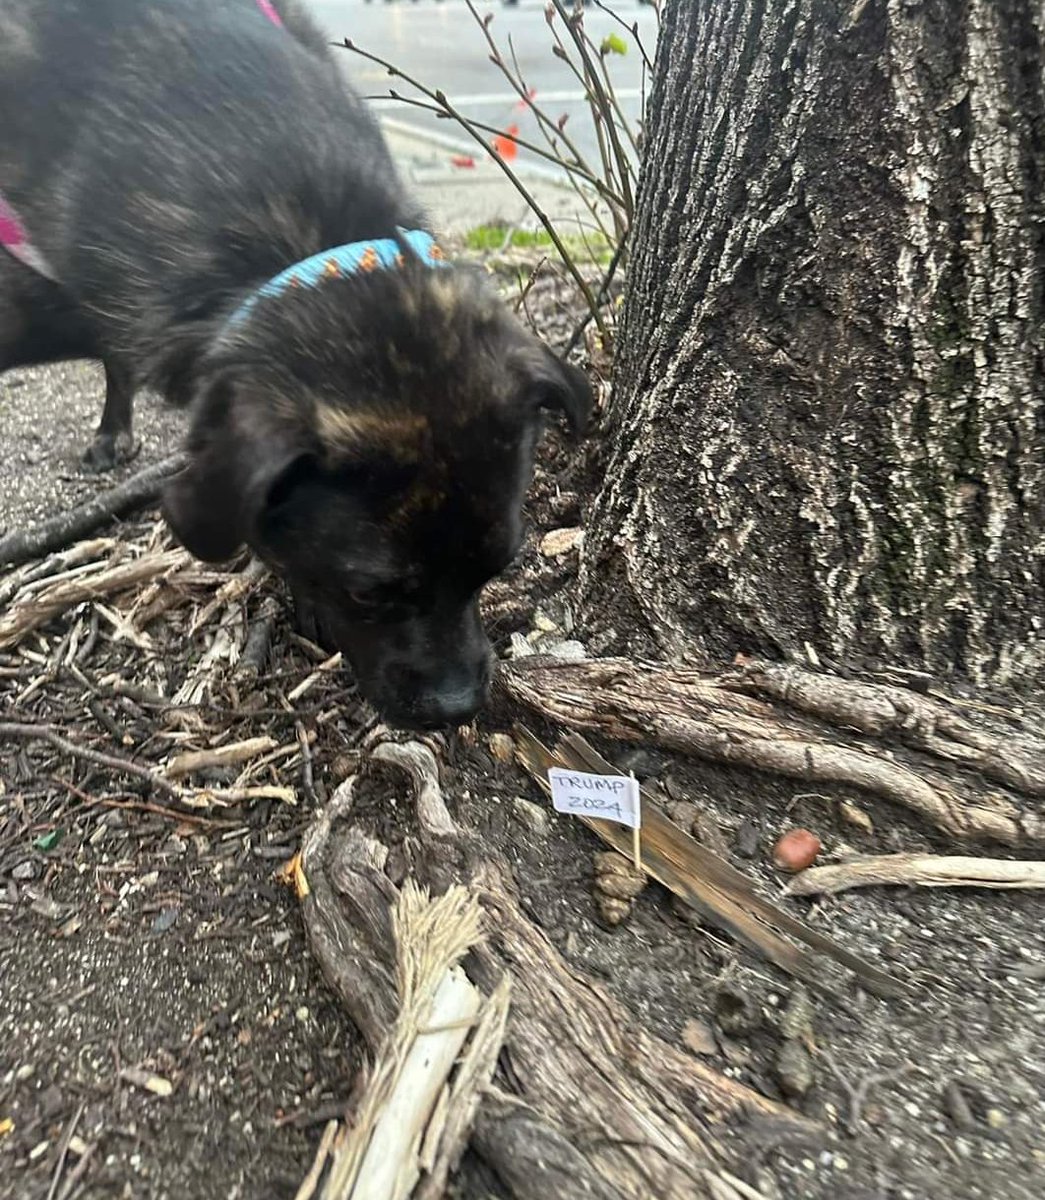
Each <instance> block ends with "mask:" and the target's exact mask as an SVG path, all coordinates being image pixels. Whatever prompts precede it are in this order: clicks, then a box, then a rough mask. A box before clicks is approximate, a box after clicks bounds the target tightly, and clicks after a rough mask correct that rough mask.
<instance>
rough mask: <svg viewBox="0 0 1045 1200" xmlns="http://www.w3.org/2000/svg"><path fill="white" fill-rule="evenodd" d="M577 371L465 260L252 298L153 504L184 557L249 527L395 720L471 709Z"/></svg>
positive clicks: (576, 421)
mask: <svg viewBox="0 0 1045 1200" xmlns="http://www.w3.org/2000/svg"><path fill="white" fill-rule="evenodd" d="M589 406H590V390H589V387H588V384H587V381H586V380H585V378H584V376H583V374H582V373H581V372H580V371H578V370H577V369H576V368H574V367H570V366H568V365H566V364H564V363H562V362H560V361H559V360H558V359H557V358H556V357H555V356H554V355H553V354H552V353H551V352H550V351H549V350H547V349H546V348H545V347H544V346H542V345H541V344H540V343H539V342H538V341H537V340H536V339H534V338H532V337H531V336H530V335H529V334H528V333H526V332H525V331H524V330H523V329H522V327H521V326H520V325H519V324H518V323H517V322H516V321H515V320H514V319H513V318H512V317H511V316H510V314H509V313H508V312H507V310H506V309H505V308H504V306H503V304H501V302H500V301H499V300H498V299H497V298H496V297H495V296H493V295H492V293H491V292H490V291H489V290H488V289H487V287H486V286H485V285H484V284H483V282H482V281H481V280H479V279H478V278H477V277H476V276H474V275H473V274H472V273H470V272H467V271H461V270H458V269H454V270H442V271H432V270H429V269H426V268H424V267H422V266H420V265H417V266H411V265H409V264H408V265H407V266H406V267H404V268H403V269H402V270H400V271H396V272H381V273H375V274H374V275H372V276H368V277H365V278H352V279H345V280H331V281H329V282H328V283H325V284H324V285H323V286H322V287H320V288H317V289H315V290H311V291H305V290H302V291H300V292H292V293H290V294H289V295H286V296H280V297H276V298H272V299H270V300H266V301H265V302H264V303H262V304H259V305H258V307H257V309H256V311H255V313H254V314H253V315H252V316H251V318H250V320H249V322H247V323H246V325H245V327H244V328H243V330H242V331H238V332H236V333H235V334H234V336H233V337H232V338H231V339H228V340H227V341H226V342H225V343H224V345H223V347H222V348H221V349H220V350H219V352H218V353H217V354H216V355H215V357H214V359H213V362H212V368H211V373H210V374H209V376H208V377H207V379H206V380H205V381H204V383H203V385H202V387H201V394H200V396H199V398H198V400H197V407H196V410H195V415H194V420H193V426H192V431H191V434H190V437H189V443H188V450H189V464H188V466H187V467H186V468H185V470H184V471H183V472H182V473H181V474H179V475H178V476H176V477H175V478H174V479H173V480H172V482H171V484H170V485H169V487H168V490H167V493H166V497H165V511H166V515H167V519H168V521H169V522H170V524H171V526H172V528H173V529H174V531H175V533H176V534H177V535H178V537H179V538H180V539H181V541H182V542H183V543H184V545H185V546H186V547H187V548H188V549H189V550H190V551H192V553H193V554H195V555H197V556H198V557H200V558H202V559H205V560H209V561H219V560H221V559H224V558H227V557H229V556H230V555H231V554H232V553H233V552H234V551H235V550H236V549H237V547H239V546H240V545H242V544H243V543H247V544H248V545H250V547H251V548H252V549H253V550H254V551H255V552H256V553H257V554H258V555H259V556H260V557H261V558H263V559H264V560H265V561H267V562H268V563H270V564H271V565H272V566H273V567H274V568H275V569H276V570H277V571H278V572H279V573H281V574H282V575H283V576H284V577H285V578H286V580H287V581H288V583H289V584H290V587H291V590H292V592H293V594H294V596H295V600H296V601H297V604H298V608H299V612H301V611H304V612H306V613H308V614H310V616H311V619H312V621H313V623H314V627H315V630H316V634H317V636H319V637H320V639H321V640H323V641H324V642H326V643H327V644H328V645H333V646H334V647H336V648H338V649H340V650H343V651H344V654H345V656H346V658H347V659H348V660H349V661H350V662H351V664H352V666H353V668H354V669H355V672H356V675H357V678H358V680H359V684H360V688H361V690H362V692H363V694H364V695H365V696H366V697H367V698H368V699H369V700H370V701H371V702H372V703H373V704H374V705H375V706H376V707H377V708H378V709H379V710H380V711H381V712H382V714H383V715H384V716H385V717H386V718H387V719H389V720H392V721H394V722H396V723H398V724H402V725H408V726H415V727H417V726H422V727H425V726H438V725H447V724H455V723H460V722H462V721H466V720H468V719H469V718H470V717H471V716H472V715H473V714H474V713H475V711H476V710H477V709H478V707H479V706H480V704H481V703H482V701H483V698H484V695H485V691H486V685H487V683H488V680H489V674H490V647H489V643H488V642H487V639H486V636H485V634H484V632H483V629H482V625H481V623H480V619H479V609H478V596H479V592H480V589H481V588H482V586H483V585H484V584H485V583H486V582H487V580H489V579H490V578H492V577H493V576H494V575H496V574H497V573H498V572H500V571H502V570H503V569H504V568H505V567H506V566H507V565H508V564H509V563H510V562H511V560H512V558H513V557H514V555H515V554H516V551H517V550H518V547H519V543H520V541H521V537H522V517H521V509H522V501H523V497H524V494H525V492H526V488H527V486H528V484H529V480H530V476H531V473H532V467H533V452H534V446H535V443H536V440H537V436H538V432H539V429H540V420H541V412H542V410H547V409H558V410H560V411H562V412H563V413H565V415H566V416H567V418H568V419H569V422H570V424H571V425H572V426H573V427H574V428H575V429H579V428H580V427H581V426H583V424H584V423H585V421H586V419H587V415H588V409H589Z"/></svg>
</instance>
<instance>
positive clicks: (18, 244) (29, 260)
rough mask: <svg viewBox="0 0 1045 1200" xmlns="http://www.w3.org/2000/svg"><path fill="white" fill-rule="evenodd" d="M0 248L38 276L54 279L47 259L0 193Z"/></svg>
mask: <svg viewBox="0 0 1045 1200" xmlns="http://www.w3.org/2000/svg"><path fill="white" fill-rule="evenodd" d="M0 246H2V247H3V248H4V249H5V250H6V251H7V252H8V253H9V254H13V255H14V257H15V258H17V259H18V261H19V262H23V263H25V265H26V266H27V267H32V269H33V270H34V271H37V272H38V273H39V274H41V275H46V276H47V278H48V279H54V278H55V275H54V272H53V271H52V270H51V268H50V266H49V265H48V262H47V259H46V258H44V256H43V255H42V254H41V253H40V251H39V250H37V248H36V247H35V246H34V245H33V243H32V242H31V241H30V240H29V235H28V234H27V233H26V231H25V226H24V225H23V224H22V221H21V218H20V217H19V216H18V214H17V213H16V212H15V210H14V209H13V208H12V207H11V205H10V204H8V202H7V200H6V199H5V197H4V193H3V192H0Z"/></svg>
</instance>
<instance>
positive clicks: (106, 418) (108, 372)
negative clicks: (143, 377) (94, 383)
mask: <svg viewBox="0 0 1045 1200" xmlns="http://www.w3.org/2000/svg"><path fill="white" fill-rule="evenodd" d="M104 365H105V408H104V409H103V410H102V419H101V421H100V422H99V424H98V431H97V432H96V433H95V435H94V441H93V442H92V443H91V445H90V446H88V448H87V450H86V452H85V454H84V456H83V461H84V465H85V466H87V467H88V468H89V469H90V470H92V471H110V470H112V468H113V467H115V466H118V465H119V464H120V463H125V462H127V461H128V460H129V459H131V458H133V457H134V454H135V450H136V447H135V445H134V436H133V434H132V433H131V421H132V417H133V407H134V379H133V376H132V375H131V372H130V371H128V370H126V369H125V368H124V367H123V366H121V365H120V364H117V363H113V362H111V361H109V360H106V361H105V364H104Z"/></svg>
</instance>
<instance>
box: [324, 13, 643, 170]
mask: <svg viewBox="0 0 1045 1200" xmlns="http://www.w3.org/2000/svg"><path fill="white" fill-rule="evenodd" d="M612 3H613V6H614V11H615V12H616V13H617V15H618V16H620V18H621V19H622V20H623V21H624V23H625V25H626V26H627V27H628V28H625V27H623V26H622V25H621V24H619V23H618V22H617V21H615V20H614V19H613V17H612V16H611V15H610V14H609V13H606V12H603V11H601V10H599V9H597V8H595V7H589V8H588V9H587V11H586V14H585V18H584V19H585V25H586V28H587V29H588V31H589V32H590V34H591V36H592V37H593V39H594V40H595V42H596V44H601V42H602V40H603V38H605V37H606V36H607V35H609V34H611V33H616V34H617V35H618V36H619V37H620V38H622V39H623V40H624V42H625V43H626V45H627V53H626V54H624V55H618V54H614V55H610V56H609V57H608V62H609V66H610V73H611V78H612V80H613V84H614V88H615V90H616V92H617V95H618V98H619V99H620V102H621V107H622V109H623V111H624V113H625V114H626V116H627V117H628V119H629V120H630V121H636V120H637V119H638V118H639V116H640V114H641V111H642V97H643V94H644V91H645V90H646V89H647V88H648V80H646V79H644V74H645V73H644V70H643V59H642V54H641V53H640V51H639V48H638V46H637V45H636V43H635V38H634V37H633V36H632V34H631V33H630V32H629V29H630V27H631V26H633V25H637V27H638V32H639V37H640V38H641V40H642V43H643V45H644V46H645V49H646V53H647V54H648V55H649V56H650V58H652V56H653V49H654V46H655V42H656V28H657V26H656V15H655V13H654V11H653V9H652V8H650V7H648V6H646V5H643V4H640V3H639V0H612ZM310 7H311V8H312V10H313V12H314V14H315V15H316V17H317V19H318V20H319V21H320V23H321V24H322V26H323V28H324V29H325V30H326V31H327V32H329V34H330V36H331V39H332V40H338V41H340V40H342V39H344V38H345V37H348V38H350V39H351V40H352V41H353V42H354V43H355V44H356V45H358V46H359V47H360V48H362V49H365V50H367V51H370V52H371V53H374V54H376V55H378V56H379V57H381V58H383V59H384V60H385V61H387V62H391V63H394V64H395V65H396V66H397V67H399V68H400V69H401V70H403V71H404V72H406V73H407V74H409V75H411V76H413V77H414V78H415V79H418V80H419V81H421V82H422V83H424V84H426V85H427V86H429V87H431V88H433V89H435V88H440V89H442V91H443V92H445V93H446V95H447V97H448V98H449V99H450V100H451V102H452V103H453V104H454V105H455V107H456V108H458V109H459V110H460V111H461V112H463V113H464V114H465V115H466V116H468V117H471V118H473V119H475V120H477V121H482V122H484V123H485V124H488V125H493V126H495V127H497V128H499V129H505V128H507V127H508V126H509V125H511V124H516V125H518V127H519V136H520V137H524V138H530V139H532V140H534V141H538V142H540V141H541V138H540V133H539V131H538V128H537V122H536V119H535V118H534V116H533V115H532V113H530V112H529V111H527V110H526V109H525V108H523V109H520V107H519V104H518V99H519V98H518V96H517V95H516V94H515V93H514V92H513V91H512V90H511V88H510V86H509V85H508V83H507V81H506V80H505V79H504V77H503V75H502V74H501V73H500V71H499V70H498V69H497V68H496V67H495V66H494V65H493V64H492V63H491V62H490V61H489V57H488V54H489V52H488V48H487V46H486V43H485V41H484V39H483V35H482V31H481V30H480V29H479V28H478V26H477V24H476V22H475V20H474V18H473V17H472V15H471V13H469V11H468V8H467V6H466V5H465V3H464V0H442V2H439V0H417V2H416V3H408V2H407V0H399V2H397V3H381V2H379V0H375V2H374V3H366V2H365V0H310ZM476 7H477V9H478V11H479V12H480V14H481V15H486V14H492V15H493V21H492V24H491V26H490V32H491V34H492V35H493V36H494V38H495V39H496V40H497V42H498V44H499V45H500V46H501V47H502V48H503V51H504V54H505V57H506V58H510V53H511V52H510V50H509V41H510V43H511V47H512V48H513V49H514V52H515V58H516V61H517V62H518V65H519V67H520V69H521V73H522V75H523V77H524V79H525V80H526V85H527V87H528V88H531V89H535V91H536V102H537V103H538V104H542V105H544V106H545V107H546V109H547V111H548V113H549V114H550V115H551V116H552V118H553V119H556V120H557V119H558V118H559V117H560V116H561V115H563V114H565V115H567V116H568V118H569V119H568V123H567V131H568V132H569V134H570V136H571V137H572V138H573V140H574V141H575V142H576V143H577V145H578V147H579V148H580V149H581V151H582V153H583V154H584V155H585V157H587V158H589V159H590V160H591V161H593V162H595V161H597V160H598V143H597V140H596V136H595V132H594V128H593V126H592V124H591V120H590V117H589V116H588V114H587V108H586V106H585V104H584V94H583V91H582V89H581V87H580V84H579V83H578V80H577V79H576V78H575V77H574V75H573V74H572V73H571V71H570V68H569V67H568V66H567V64H566V63H564V62H562V61H561V60H560V59H558V58H556V57H555V56H554V55H553V53H552V49H551V47H552V44H553V43H552V34H551V31H550V30H549V28H548V24H547V22H546V20H545V16H544V10H545V7H546V0H521V2H520V3H519V4H518V5H515V6H506V5H503V4H502V3H500V2H499V0H496V2H495V0H477V2H476ZM344 54H345V60H346V61H345V69H346V71H347V72H348V74H349V76H350V78H351V79H352V80H353V81H354V82H355V83H356V85H357V87H359V88H360V90H361V91H362V92H363V93H364V94H365V95H368V96H377V95H386V96H387V92H388V89H389V86H390V85H393V81H391V80H390V79H389V77H388V74H387V72H386V71H385V70H384V69H383V68H381V67H379V66H377V65H376V64H374V63H371V62H367V61H365V60H363V59H361V58H359V57H358V56H356V55H354V54H352V53H351V52H349V51H347V50H346V51H345V52H344ZM393 86H395V87H396V88H397V90H400V91H402V92H403V93H404V94H406V95H409V94H410V92H409V90H408V89H407V88H406V87H405V86H404V85H403V84H402V83H401V81H395V83H394V85H393ZM375 103H376V105H377V107H378V110H379V111H380V112H381V113H382V115H388V116H395V117H396V118H397V119H399V120H402V121H407V122H410V123H411V124H413V125H415V126H417V127H419V128H421V129H423V130H426V131H432V132H437V133H438V134H440V135H442V136H444V137H454V138H458V139H460V140H461V141H462V144H463V147H464V148H465V149H466V150H467V152H469V153H475V150H476V147H475V145H474V144H472V145H471V146H470V148H469V147H468V146H467V145H466V142H467V135H466V134H465V133H463V131H461V130H460V129H459V128H458V127H457V126H455V125H454V123H453V122H450V121H445V120H442V121H440V120H437V119H436V118H435V117H433V116H431V115H429V114H428V113H425V112H422V111H420V110H419V109H416V108H412V107H410V106H409V105H406V104H402V103H397V102H395V101H391V100H387V99H385V100H377V101H375ZM541 144H543V143H541ZM527 157H528V156H526V155H525V154H524V155H522V156H521V161H522V160H525V159H527Z"/></svg>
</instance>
